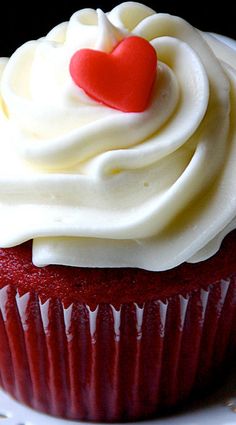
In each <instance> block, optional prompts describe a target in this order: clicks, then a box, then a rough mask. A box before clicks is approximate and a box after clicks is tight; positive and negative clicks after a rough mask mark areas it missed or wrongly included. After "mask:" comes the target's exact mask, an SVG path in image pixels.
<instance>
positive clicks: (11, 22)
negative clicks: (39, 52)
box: [0, 0, 236, 56]
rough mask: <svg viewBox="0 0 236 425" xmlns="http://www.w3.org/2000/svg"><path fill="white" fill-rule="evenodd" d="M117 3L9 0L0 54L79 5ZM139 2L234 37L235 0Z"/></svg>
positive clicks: (38, 34)
mask: <svg viewBox="0 0 236 425" xmlns="http://www.w3.org/2000/svg"><path fill="white" fill-rule="evenodd" d="M4 3H5V2H4ZM119 3H121V0H117V1H110V2H108V1H106V0H96V1H93V0H86V1H78V0H77V1H76V0H58V1H52V0H51V1H50V0H48V1H45V0H41V1H38V2H37V1H36V2H35V1H32V2H26V1H23V0H22V1H17V2H16V3H15V4H14V2H13V1H9V4H7V5H6V4H4V11H2V12H1V22H0V56H9V55H10V54H12V53H13V51H14V50H15V49H16V48H17V47H19V46H20V45H21V44H22V43H23V42H25V41H28V40H32V39H36V38H39V37H41V36H43V35H45V34H46V33H47V32H48V31H49V30H50V29H51V28H52V27H54V26H55V25H56V24H58V23H60V22H63V21H66V20H68V19H69V18H70V16H71V15H72V14H73V13H74V12H75V11H77V10H79V9H82V8H84V7H92V8H97V7H100V8H101V9H103V10H104V11H108V10H110V9H112V7H114V6H116V5H117V4H119ZM142 3H144V4H146V5H148V6H150V7H152V8H153V9H155V10H156V11H158V12H167V13H172V14H175V15H179V16H181V17H183V18H185V19H187V20H188V21H189V22H190V23H191V24H192V25H194V26H196V27H197V28H199V29H201V30H205V31H212V32H218V33H221V34H224V35H227V36H229V37H232V38H235V39H236V11H235V9H236V6H235V4H234V3H236V2H235V0H225V1H223V0H220V1H219V0H215V2H210V1H208V0H206V1H199V0H194V1H192V0H188V1H187V0H186V1H178V0H165V1H162V0H157V1H156V2H154V1H151V0H142Z"/></svg>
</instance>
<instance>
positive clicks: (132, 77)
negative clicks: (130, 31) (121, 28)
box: [70, 36, 157, 112]
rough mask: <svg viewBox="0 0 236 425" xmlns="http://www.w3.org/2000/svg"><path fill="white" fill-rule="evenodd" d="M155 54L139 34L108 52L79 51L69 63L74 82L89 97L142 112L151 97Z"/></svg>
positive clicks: (120, 108)
mask: <svg viewBox="0 0 236 425" xmlns="http://www.w3.org/2000/svg"><path fill="white" fill-rule="evenodd" d="M156 69H157V55H156V51H155V49H154V48H153V47H152V46H151V44H150V43H149V42H148V41H146V40H145V39H144V38H141V37H136V36H132V37H128V38H125V39H124V40H123V41H121V42H120V43H119V44H118V45H117V46H116V47H115V49H114V50H113V51H112V52H111V53H104V52H100V51H97V50H91V49H82V50H78V51H77V52H76V53H75V54H74V55H73V57H72V59H71V62H70V74H71V77H72V79H73V80H74V82H75V83H76V84H77V85H78V86H79V87H81V88H82V89H83V90H84V91H85V92H86V93H87V94H88V95H89V96H90V97H92V98H93V99H95V100H97V101H99V102H102V103H104V104H105V105H107V106H110V107H112V108H115V109H119V110H121V111H124V112H142V111H144V110H145V109H146V108H147V106H148V102H149V99H150V96H151V92H152V87H153V83H154V80H155V76H156Z"/></svg>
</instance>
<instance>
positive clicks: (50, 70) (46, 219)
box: [0, 2, 236, 270]
mask: <svg viewBox="0 0 236 425" xmlns="http://www.w3.org/2000/svg"><path fill="white" fill-rule="evenodd" d="M135 43H136V44H135ZM1 64H2V66H1V69H2V71H1V104H0V105H1V107H0V191H1V195H0V199H1V210H0V246H1V247H9V246H14V245H16V244H19V243H21V242H23V241H25V240H28V239H31V238H32V239H34V244H33V261H34V263H35V264H36V265H39V266H40V265H45V264H65V265H77V266H90V267H117V266H118V267H127V266H128V267H140V268H144V269H147V270H166V269H169V268H172V267H174V266H176V265H178V264H180V263H182V262H184V261H200V260H202V259H205V258H207V257H209V256H210V255H212V254H213V253H214V252H215V251H216V250H217V249H218V247H219V244H220V242H221V240H222V238H223V237H224V235H225V234H226V233H228V232H229V231H230V230H231V229H232V228H236V196H235V193H236V167H235V161H236V120H235V110H236V109H235V108H236V71H235V69H236V52H235V51H234V50H233V49H231V48H229V47H227V46H226V45H224V44H222V43H221V42H219V41H217V40H216V39H215V38H214V37H212V36H210V35H208V34H203V33H200V32H199V31H198V30H196V29H194V28H193V27H192V26H191V25H189V24H188V23H187V22H185V21H184V20H183V19H181V18H178V17H174V16H170V15H167V14H159V13H155V12H154V11H153V10H151V9H150V8H148V7H146V6H143V5H141V4H139V3H133V2H127V3H123V4H121V5H119V6H117V7H116V8H114V9H113V10H112V11H111V12H109V13H107V14H104V13H103V12H101V11H100V10H98V11H95V10H92V9H83V10H81V11H79V12H77V13H75V14H74V15H73V16H72V18H71V19H70V21H69V22H66V23H63V24H61V25H59V26H57V27H56V28H54V29H53V30H52V31H51V32H50V33H49V34H48V35H47V36H46V37H44V38H41V39H39V40H37V41H31V42H28V43H26V44H24V45H23V46H22V47H20V48H19V49H18V50H17V51H16V52H15V53H14V54H13V55H12V57H11V58H10V59H9V61H7V60H5V59H4V60H2V62H1ZM99 70H100V71H99ZM95 71H96V72H95ZM145 87H146V88H147V89H146V90H145Z"/></svg>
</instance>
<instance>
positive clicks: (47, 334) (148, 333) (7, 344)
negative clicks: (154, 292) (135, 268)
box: [0, 275, 236, 421]
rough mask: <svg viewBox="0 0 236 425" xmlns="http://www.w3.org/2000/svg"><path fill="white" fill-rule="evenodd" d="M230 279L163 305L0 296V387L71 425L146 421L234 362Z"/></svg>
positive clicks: (235, 303)
mask: <svg viewBox="0 0 236 425" xmlns="http://www.w3.org/2000/svg"><path fill="white" fill-rule="evenodd" d="M235 312H236V276H235V275H233V276H231V277H230V278H228V279H225V280H221V281H220V282H217V283H214V284H212V285H209V286H208V287H207V288H205V289H198V290H194V291H192V292H190V293H187V294H182V295H176V296H173V297H171V298H169V299H167V300H152V301H147V302H146V303H143V304H137V303H130V304H123V305H120V306H115V305H110V304H99V305H95V306H89V305H86V304H80V303H79V302H75V303H73V304H71V305H69V306H65V305H63V303H62V302H61V301H60V300H58V299H48V300H47V301H46V302H45V301H44V302H42V301H41V300H40V299H39V297H38V296H37V294H36V293H34V292H29V293H26V294H24V295H21V296H20V295H19V293H18V292H17V291H16V290H15V289H14V288H13V287H12V286H10V285H8V286H5V287H3V288H2V289H1V290H0V341H1V350H0V385H1V386H2V387H3V388H4V389H5V390H6V391H7V392H8V393H10V394H11V395H12V396H13V397H14V398H16V399H17V400H19V401H21V402H23V403H25V404H27V405H29V406H31V407H33V408H36V409H38V410H40V411H43V412H46V413H49V414H52V415H56V416H60V417H64V418H70V419H80V420H90V421H91V420H94V421H127V420H135V419H140V418H144V417H150V416H153V415H155V414H157V413H159V412H160V411H161V410H162V409H163V408H165V407H170V406H174V405H176V404H177V403H179V402H180V401H182V400H185V399H187V397H189V395H190V394H191V393H192V391H193V390H196V389H198V388H202V387H204V386H205V385H206V384H207V383H209V382H210V380H211V379H212V377H213V376H214V374H215V372H216V371H217V370H218V369H219V368H220V367H221V366H222V365H223V364H224V362H226V359H227V354H228V353H229V352H235V350H236V337H235V335H234V334H235V332H234V329H235V327H234V324H235V322H236V314H235Z"/></svg>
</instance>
